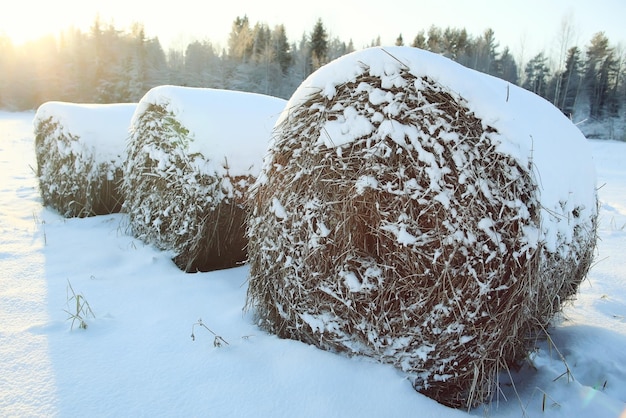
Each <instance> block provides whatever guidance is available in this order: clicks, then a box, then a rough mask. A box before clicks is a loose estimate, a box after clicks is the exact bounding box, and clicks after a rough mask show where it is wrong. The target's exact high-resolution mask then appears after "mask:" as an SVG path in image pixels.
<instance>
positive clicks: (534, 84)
mask: <svg viewBox="0 0 626 418" xmlns="http://www.w3.org/2000/svg"><path fill="white" fill-rule="evenodd" d="M546 61H547V58H546V56H545V55H544V53H543V51H542V52H540V53H538V54H537V55H535V56H534V57H533V58H532V59H531V60H530V61H528V64H526V68H525V69H524V72H525V74H526V80H525V81H524V84H523V85H522V87H524V88H525V89H527V90H530V91H532V92H533V93H535V94H538V95H539V96H542V97H545V96H546V88H547V82H548V78H547V77H548V74H549V70H548V66H547V65H546Z"/></svg>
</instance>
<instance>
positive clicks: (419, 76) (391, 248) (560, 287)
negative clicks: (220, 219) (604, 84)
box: [246, 47, 597, 407]
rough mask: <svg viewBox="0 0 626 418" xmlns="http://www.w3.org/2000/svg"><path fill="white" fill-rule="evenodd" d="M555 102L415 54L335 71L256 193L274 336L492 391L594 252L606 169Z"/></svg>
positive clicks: (266, 309) (445, 395)
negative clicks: (598, 169)
mask: <svg viewBox="0 0 626 418" xmlns="http://www.w3.org/2000/svg"><path fill="white" fill-rule="evenodd" d="M590 155H591V153H590V148H589V146H588V144H587V143H586V139H585V138H584V137H583V135H582V134H581V133H580V132H579V131H578V129H577V128H576V127H575V126H574V125H573V124H572V123H571V122H570V121H569V120H568V119H567V118H565V117H564V116H563V115H562V114H561V113H560V112H559V111H558V110H557V109H556V108H554V107H553V106H552V105H550V104H549V103H548V102H546V101H544V100H543V99H541V98H539V97H538V96H535V95H534V94H531V93H529V92H527V91H525V90H522V89H520V88H517V87H515V86H513V85H510V84H508V83H506V82H504V81H502V80H499V79H495V78H493V77H490V76H487V75H484V74H480V73H477V72H474V71H472V70H469V69H467V68H464V67H462V66H460V65H458V64H455V63H454V62H452V61H450V60H448V59H446V58H443V57H441V56H438V55H434V54H431V53H428V52H425V51H421V50H419V49H415V48H408V47H394V48H385V49H383V48H372V49H367V50H364V51H360V52H355V53H353V54H350V55H347V56H344V57H342V58H340V59H338V60H336V61H334V62H332V63H330V64H328V65H327V66H325V67H322V68H321V69H319V70H318V71H316V72H315V73H314V74H312V75H311V76H310V77H309V78H308V79H307V80H305V81H304V82H303V84H302V85H301V86H300V88H299V89H298V90H297V91H296V92H295V93H294V95H293V96H292V98H291V99H290V101H289V102H288V104H287V106H286V108H285V111H284V112H283V114H282V115H281V118H280V119H279V120H278V121H277V125H276V127H275V131H274V135H273V139H272V142H271V143H270V146H269V152H268V155H267V156H266V159H265V162H264V166H263V168H262V171H261V174H260V175H259V177H258V179H257V182H256V183H255V185H254V186H253V188H252V189H251V193H250V200H251V208H250V213H251V215H250V218H249V221H248V223H249V227H248V234H249V246H248V248H249V265H250V277H249V288H248V298H247V303H246V307H247V308H248V309H252V310H253V311H254V312H255V313H256V315H257V316H258V320H259V324H260V325H261V326H262V327H264V328H265V329H267V330H269V331H271V332H274V333H276V334H277V335H279V336H281V337H285V338H293V339H298V340H301V341H304V342H307V343H311V344H314V345H316V346H318V347H320V348H322V349H326V350H331V351H336V352H344V353H350V354H362V355H366V356H370V357H373V358H375V359H377V360H379V361H382V362H385V363H390V364H393V365H394V366H396V367H397V368H399V369H401V370H403V371H405V372H406V373H407V374H408V375H409V376H410V377H411V379H412V381H413V384H414V387H415V389H416V390H418V391H420V392H422V393H424V394H426V395H428V396H430V397H432V398H434V399H436V400H437V401H439V402H441V403H443V404H446V405H450V406H454V407H466V406H471V405H476V404H477V403H479V402H483V401H486V400H488V399H490V396H491V395H492V394H493V390H494V387H495V382H496V376H497V373H498V372H499V370H502V369H503V368H506V367H509V366H510V365H511V364H512V363H514V362H516V361H518V360H519V359H521V358H522V357H524V355H525V354H526V353H527V350H528V348H529V344H531V343H530V342H529V339H530V338H532V337H533V336H534V335H536V334H537V333H538V332H541V331H542V329H543V328H544V327H545V326H547V324H548V322H549V321H550V319H551V318H552V317H553V315H554V314H555V312H557V311H558V310H559V309H560V307H561V304H562V303H563V302H564V301H565V300H566V299H567V298H568V297H570V296H572V295H573V294H574V292H575V291H576V289H577V286H578V284H579V283H580V281H581V280H582V279H583V277H584V276H585V274H586V273H587V270H588V269H589V265H590V262H591V259H592V256H593V251H594V245H595V239H596V235H595V228H596V210H597V207H596V199H597V197H596V189H595V171H594V167H593V163H592V161H591V157H590Z"/></svg>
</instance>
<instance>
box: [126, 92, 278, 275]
mask: <svg viewBox="0 0 626 418" xmlns="http://www.w3.org/2000/svg"><path fill="white" fill-rule="evenodd" d="M285 103H286V101H285V100H283V99H278V98H275V97H270V96H264V95H260V94H253V93H243V92H236V91H226V90H215V89H204V88H188V87H175V86H160V87H156V88H154V89H152V90H150V91H149V92H148V93H147V94H146V95H145V96H144V97H143V98H142V99H141V101H140V103H139V105H138V108H137V112H136V113H135V115H134V117H133V121H132V132H131V137H130V143H129V148H128V156H127V163H126V168H125V180H124V186H123V189H124V194H125V198H126V200H125V205H124V209H125V211H126V212H128V214H129V218H130V228H131V230H132V233H133V234H134V235H135V236H137V237H138V238H140V239H142V240H144V241H145V242H148V243H150V244H154V245H155V246H157V247H159V248H161V249H163V250H167V251H171V252H172V253H173V254H174V261H175V263H176V264H177V265H178V266H179V267H180V268H181V269H183V270H185V271H187V272H195V271H209V270H215V269H221V268H228V267H233V266H235V265H237V263H240V262H242V261H245V259H246V250H245V246H246V243H247V239H246V237H245V226H244V224H245V212H246V208H245V201H246V197H247V190H248V187H249V186H250V185H251V184H252V183H253V182H254V180H255V179H256V176H257V175H258V172H259V171H260V168H261V164H262V160H263V155H264V154H265V152H266V150H267V144H268V142H269V138H270V132H271V130H272V127H273V125H274V123H275V121H276V119H277V118H278V116H279V115H280V112H281V111H282V109H283V108H284V105H285Z"/></svg>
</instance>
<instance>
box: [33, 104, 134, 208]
mask: <svg viewBox="0 0 626 418" xmlns="http://www.w3.org/2000/svg"><path fill="white" fill-rule="evenodd" d="M135 107H136V104H131V103H125V104H110V105H103V104H75V103H66V102H46V103H44V104H42V105H41V106H40V107H39V109H37V113H36V114H35V118H34V121H33V124H34V131H35V152H36V156H37V175H38V177H39V188H40V192H41V196H42V198H43V203H44V205H46V206H50V207H51V208H53V209H55V210H57V211H58V212H60V213H61V214H63V215H64V216H67V217H74V216H80V217H84V216H93V215H104V214H108V213H115V212H119V210H120V208H121V205H122V195H121V191H120V190H119V187H118V186H119V182H120V181H121V177H122V166H123V158H124V155H125V148H126V139H127V138H128V128H129V126H130V120H131V117H132V115H133V112H134V111H135Z"/></svg>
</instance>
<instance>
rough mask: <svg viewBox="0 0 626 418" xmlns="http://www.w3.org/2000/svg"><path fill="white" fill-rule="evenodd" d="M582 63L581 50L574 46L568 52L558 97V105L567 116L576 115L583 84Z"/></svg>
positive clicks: (558, 75)
mask: <svg viewBox="0 0 626 418" xmlns="http://www.w3.org/2000/svg"><path fill="white" fill-rule="evenodd" d="M581 72H582V63H581V59H580V49H578V47H576V46H574V47H571V48H570V49H569V50H568V51H567V58H566V59H565V70H564V71H563V73H561V74H557V75H556V76H557V77H560V85H561V88H560V91H559V95H558V96H557V97H556V99H557V100H556V105H557V107H558V108H559V109H561V111H562V112H563V113H564V114H566V115H571V114H573V113H574V108H575V106H576V102H577V100H578V93H579V91H580V85H581V82H582V74H581Z"/></svg>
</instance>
